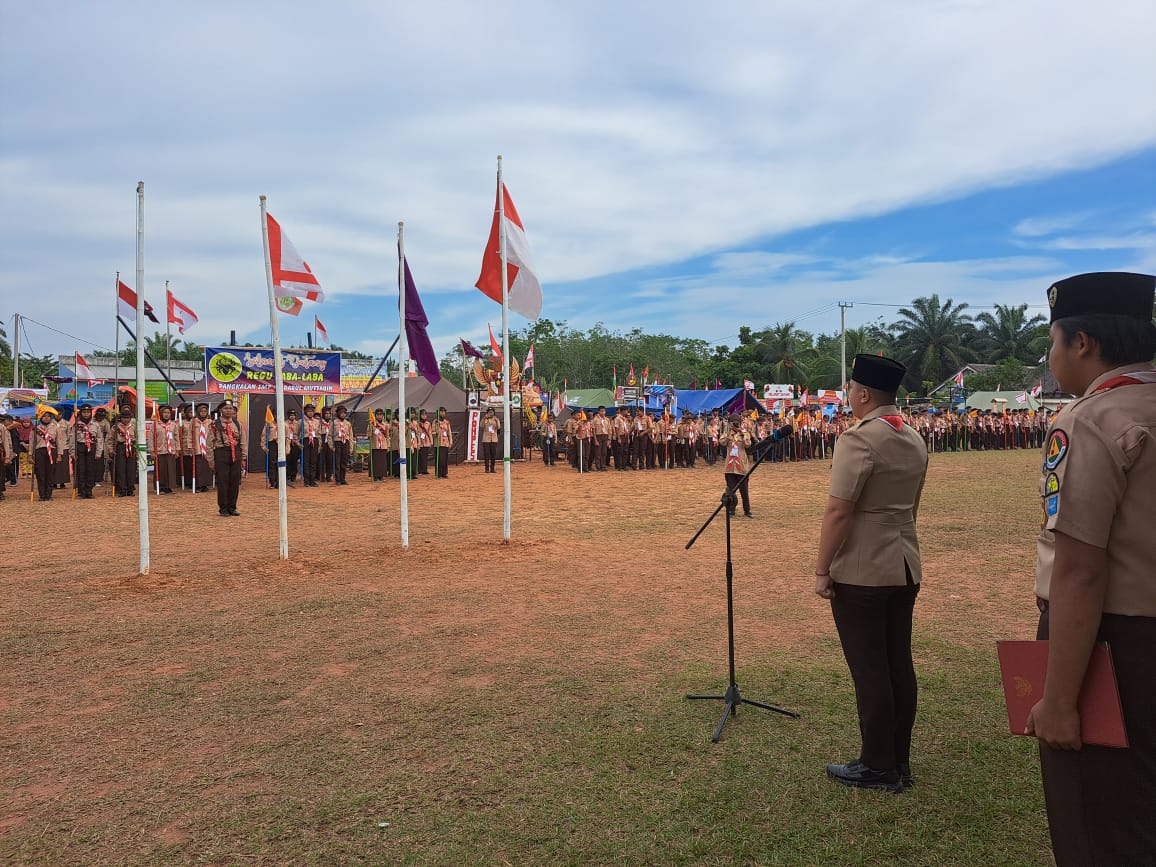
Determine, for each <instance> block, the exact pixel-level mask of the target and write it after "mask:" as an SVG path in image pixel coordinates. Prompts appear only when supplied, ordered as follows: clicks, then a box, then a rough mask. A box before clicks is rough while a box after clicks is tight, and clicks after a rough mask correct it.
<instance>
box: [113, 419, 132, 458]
mask: <svg viewBox="0 0 1156 867" xmlns="http://www.w3.org/2000/svg"><path fill="white" fill-rule="evenodd" d="M117 427H118V428H120V436H121V439H123V440H124V456H125V457H126V458H131V457H132V446H133V442H132V441H133V437H131V436H130V435H129V434H130V433H131V432H132V428H131V427H130V426H129V425H127V424H126V423H125V422H123V421H122V422H120V423H118V424H117Z"/></svg>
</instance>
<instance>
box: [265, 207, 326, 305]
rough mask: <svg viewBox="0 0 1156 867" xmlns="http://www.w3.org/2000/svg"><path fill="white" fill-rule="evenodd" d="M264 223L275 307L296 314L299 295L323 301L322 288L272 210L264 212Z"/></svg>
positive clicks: (308, 299) (300, 297)
mask: <svg viewBox="0 0 1156 867" xmlns="http://www.w3.org/2000/svg"><path fill="white" fill-rule="evenodd" d="M265 223H266V226H267V227H268V229H269V265H270V266H271V268H272V270H273V295H274V297H275V298H276V299H277V309H278V310H280V311H281V312H282V313H288V314H289V315H290V316H296V315H297V314H298V313H300V312H301V307H302V299H304V300H305V301H324V300H325V293H324V292H323V291H321V284H320V283H319V282H318V280H317V278H316V277H315V276H313V271H312V270H311V269H310V267H309V263H308V262H306V261H305V260H304V259H302V258H301V254H300V253H298V252H297V248H296V247H294V246H293V242H292V241H290V240H289V236H288V235H286V234H285V233H284V232H283V231H282V230H281V225H280V224H279V223H278V222H277V221H276V220H274V219H273V215H272V214H270V213H266V214H265Z"/></svg>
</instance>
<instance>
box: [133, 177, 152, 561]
mask: <svg viewBox="0 0 1156 867" xmlns="http://www.w3.org/2000/svg"><path fill="white" fill-rule="evenodd" d="M144 321H145V293H144V181H140V182H139V183H138V184H137V185H136V461H137V463H136V490H137V517H138V518H139V523H140V574H141V575H147V574H149V457H148V444H147V442H146V439H145V392H146V390H147V389H146V388H145V366H144V329H143V328H141V323H142V322H144Z"/></svg>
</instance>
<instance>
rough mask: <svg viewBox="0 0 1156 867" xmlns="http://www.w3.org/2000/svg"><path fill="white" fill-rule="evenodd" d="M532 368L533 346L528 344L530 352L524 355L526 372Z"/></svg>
mask: <svg viewBox="0 0 1156 867" xmlns="http://www.w3.org/2000/svg"><path fill="white" fill-rule="evenodd" d="M533 366H534V344H533V343H531V344H530V351H529V352H527V353H526V364H525V368H526V370H529V369H530V368H531V367H533Z"/></svg>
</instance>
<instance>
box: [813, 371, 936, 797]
mask: <svg viewBox="0 0 1156 867" xmlns="http://www.w3.org/2000/svg"><path fill="white" fill-rule="evenodd" d="M904 373H906V368H905V367H904V366H903V365H902V364H900V363H899V362H897V361H892V360H891V359H890V358H884V357H882V356H874V355H857V356H855V363H854V367H853V369H852V373H851V383H850V388H849V389H848V392H847V396H848V400H849V403H850V406H851V410H852V412H853V413H854V414H855V418H857V419H859V424H858V425H856V426H855V427H854V428H852V429H851V430H848V431H847V432H846V433H844V434H843V435H842V436H841V437H840V438H839V445H838V447H837V448H836V449H835V458H834V463H833V465H832V467H831V488H830V496H829V497H828V498H827V511H826V514H825V515H824V516H823V529H822V534H821V536H820V538H819V556H818V559H817V563H816V567H815V592H816V593H817V594H818V595H819V596H821V597H822V598H824V599H830V600H831V613H832V614H833V615H834V618H835V627H836V629H837V630H838V632H839V641H840V643H841V644H842V645H843V655H844V657H845V658H846V660H847V667H848V668H849V669H850V670H851V679H852V680H853V681H854V683H855V702H856V704H857V705H858V709H859V731H860V735H861V737H862V750H861V751H860V753H859V758H858V759H856V760H855V761H852V762H848V763H847V764H840V765H828V766H827V775H828V776H829V777H830V778H831V779H832V780H835V781H836V782H838V783H842V784H843V785H846V786H856V787H860V788H868V789H886V790H889V791H901V790H902V789H903V788H904V787H905V786H908V785H911V784H912V782H913V780H912V777H911V766H910V764H909V762H910V752H911V730H912V728H913V727H914V725H915V705H916V700H917V695H918V685H917V684H916V680H915V667H914V665H913V664H912V661H911V615H912V611H913V610H914V608H915V597H916V594H918V592H919V581H920V578H921V577H922V575H921V573H922V569H921V565H920V560H919V540H918V538H917V537H916V533H915V518H916V514H917V513H918V511H919V498H920V495H921V494H922V492H923V481H924V478H925V477H926V475H927V447H926V445H925V444H924V442H923V439H922V438H921V437H920V436H919V434H918V433H916V432H915V431H914V430H912V429H911V428H910V427H909V426H907V425H905V424H904V423H903V420H902V418H901V417H900V415H899V410H898V409H897V408H896V407H895V392H896V390H897V389H898V388H899V383H900V381H901V380H902V379H903V375H904Z"/></svg>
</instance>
